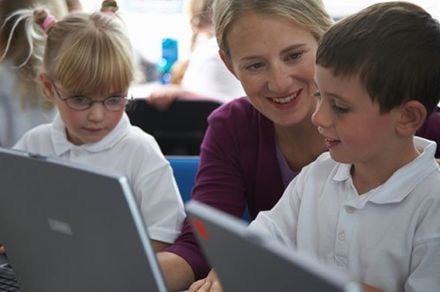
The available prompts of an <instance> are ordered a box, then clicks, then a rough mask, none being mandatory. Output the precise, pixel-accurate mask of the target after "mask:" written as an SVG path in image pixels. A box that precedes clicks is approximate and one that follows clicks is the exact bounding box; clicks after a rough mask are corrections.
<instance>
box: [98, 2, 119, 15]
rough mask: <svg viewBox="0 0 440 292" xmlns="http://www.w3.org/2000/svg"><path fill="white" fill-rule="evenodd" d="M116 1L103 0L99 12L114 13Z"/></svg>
mask: <svg viewBox="0 0 440 292" xmlns="http://www.w3.org/2000/svg"><path fill="white" fill-rule="evenodd" d="M118 9H119V7H118V3H117V2H116V1H115V0H104V1H102V4H101V12H104V13H116V11H118Z"/></svg>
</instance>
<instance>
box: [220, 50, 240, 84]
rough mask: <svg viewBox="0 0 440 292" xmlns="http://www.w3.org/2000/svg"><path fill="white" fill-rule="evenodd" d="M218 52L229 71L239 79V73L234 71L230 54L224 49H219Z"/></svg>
mask: <svg viewBox="0 0 440 292" xmlns="http://www.w3.org/2000/svg"><path fill="white" fill-rule="evenodd" d="M218 53H219V55H220V58H221V59H222V61H223V63H224V64H225V65H226V68H228V70H229V72H231V73H232V74H233V75H234V76H235V78H237V79H238V77H237V75H236V74H235V72H234V68H233V67H232V62H231V58H230V57H229V56H228V54H226V52H225V51H223V50H219V51H218Z"/></svg>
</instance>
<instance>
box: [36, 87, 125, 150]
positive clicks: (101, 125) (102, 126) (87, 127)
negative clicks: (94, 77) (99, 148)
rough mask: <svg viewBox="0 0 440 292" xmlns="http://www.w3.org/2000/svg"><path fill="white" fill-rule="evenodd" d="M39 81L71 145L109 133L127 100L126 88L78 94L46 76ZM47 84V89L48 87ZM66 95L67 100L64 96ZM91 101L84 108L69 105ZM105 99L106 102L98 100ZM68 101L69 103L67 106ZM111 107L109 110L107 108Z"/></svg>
mask: <svg viewBox="0 0 440 292" xmlns="http://www.w3.org/2000/svg"><path fill="white" fill-rule="evenodd" d="M43 84H44V87H45V92H46V95H47V96H48V97H49V98H50V99H51V100H52V101H53V102H54V103H55V105H56V106H57V108H58V111H59V114H60V116H61V118H62V120H63V122H64V124H65V126H66V135H67V138H68V140H69V141H70V142H71V143H73V144H75V145H82V144H88V143H96V142H98V141H100V140H102V139H103V138H104V137H105V136H106V135H107V134H108V133H110V132H111V131H112V130H113V129H114V128H115V127H116V125H117V124H118V122H119V121H120V120H121V118H122V115H123V113H124V110H125V105H126V103H127V100H126V99H125V98H124V99H120V98H118V97H125V96H126V92H109V94H106V95H105V96H103V95H102V94H101V95H100V94H93V95H90V96H87V97H85V96H84V95H81V94H76V93H74V92H68V91H66V90H65V89H64V88H63V87H62V86H61V85H59V84H56V83H52V82H51V81H49V80H47V82H44V80H43ZM48 87H50V90H48ZM67 98H68V99H70V101H69V102H68V101H67V100H66V99H67ZM86 98H88V99H90V100H91V101H94V103H92V105H91V107H90V108H88V109H85V110H77V109H73V108H72V105H73V106H75V105H78V104H81V103H86V101H87V99H86ZM105 99H107V101H106V105H104V103H103V102H102V101H104V100H105ZM69 104H70V106H69ZM108 107H109V108H111V109H112V110H109V109H108Z"/></svg>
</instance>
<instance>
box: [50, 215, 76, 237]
mask: <svg viewBox="0 0 440 292" xmlns="http://www.w3.org/2000/svg"><path fill="white" fill-rule="evenodd" d="M47 222H49V227H50V229H52V231H55V232H58V233H63V234H66V235H73V232H72V228H70V225H69V224H68V223H67V222H63V221H60V220H57V219H53V218H47Z"/></svg>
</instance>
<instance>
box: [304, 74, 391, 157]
mask: <svg viewBox="0 0 440 292" xmlns="http://www.w3.org/2000/svg"><path fill="white" fill-rule="evenodd" d="M315 80H316V83H317V86H318V89H319V92H320V98H319V102H318V105H317V107H316V110H315V112H314V114H313V116H312V120H313V123H314V124H315V125H316V126H318V127H319V128H318V130H319V131H320V133H321V134H322V135H323V136H324V137H325V144H326V147H327V148H328V150H329V152H330V155H331V157H332V158H333V159H334V160H336V161H338V162H342V163H351V164H356V163H366V164H371V163H373V164H374V165H380V163H381V162H383V161H387V159H388V158H389V157H392V156H393V155H392V154H393V152H395V149H398V148H396V147H398V146H397V145H398V144H397V143H398V137H397V134H396V131H395V126H396V123H397V114H396V113H395V112H396V111H395V110H391V111H390V112H389V113H384V114H381V113H380V110H379V104H378V103H373V102H372V100H371V99H370V96H369V95H368V93H367V92H366V90H365V88H364V86H363V85H362V84H361V83H360V81H359V79H358V77H357V76H351V77H344V78H341V77H335V76H334V74H333V71H332V70H331V69H326V68H323V67H321V66H317V67H316V69H315ZM377 163H378V164H377Z"/></svg>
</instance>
